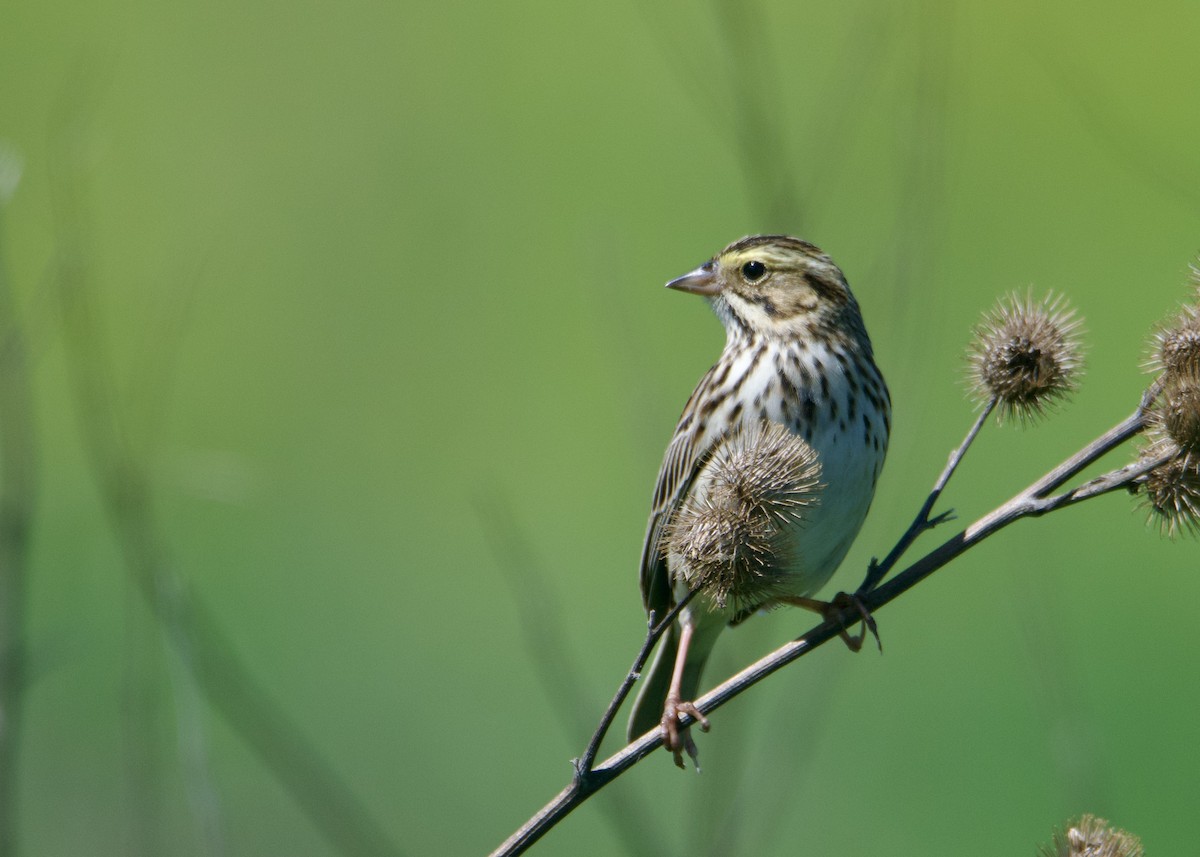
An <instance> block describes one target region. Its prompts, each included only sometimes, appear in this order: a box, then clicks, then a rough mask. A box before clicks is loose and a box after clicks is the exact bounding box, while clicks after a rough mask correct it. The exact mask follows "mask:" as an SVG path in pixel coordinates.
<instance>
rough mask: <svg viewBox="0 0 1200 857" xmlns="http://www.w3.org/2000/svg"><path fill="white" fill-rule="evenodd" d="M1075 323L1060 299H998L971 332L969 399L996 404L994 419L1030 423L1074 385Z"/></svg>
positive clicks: (1077, 357) (1078, 361)
mask: <svg viewBox="0 0 1200 857" xmlns="http://www.w3.org/2000/svg"><path fill="white" fill-rule="evenodd" d="M1079 327H1080V322H1079V320H1078V319H1076V318H1075V312H1074V310H1072V309H1070V308H1069V307H1068V306H1067V304H1066V301H1065V300H1064V299H1063V298H1061V297H1055V296H1054V295H1052V294H1051V295H1047V296H1046V298H1045V299H1044V300H1042V301H1035V300H1034V299H1033V295H1032V294H1027V295H1026V296H1025V297H1024V298H1022V297H1021V296H1020V295H1018V294H1013V295H1010V296H1009V297H1008V298H1007V299H1002V300H1001V301H1000V302H999V303H998V304H997V305H996V307H995V309H993V310H991V311H990V312H988V313H986V314H985V315H984V317H983V320H982V321H981V322H980V323H979V324H978V325H976V326H975V329H974V333H975V339H974V341H973V342H972V343H971V349H970V355H969V360H970V377H971V386H972V390H973V392H974V393H975V395H976V396H977V397H978V398H979V399H981V400H982V401H985V402H986V401H991V400H992V399H993V398H994V399H995V400H996V402H997V406H998V409H999V411H998V412H999V416H1000V418H1001V419H1004V418H1006V417H1013V416H1015V417H1018V418H1019V419H1021V420H1022V421H1027V420H1031V419H1033V418H1036V417H1039V416H1041V415H1042V414H1044V413H1045V411H1046V409H1047V407H1049V406H1050V405H1052V404H1053V403H1054V402H1056V401H1058V400H1061V399H1064V398H1066V397H1067V396H1068V395H1069V394H1070V393H1072V392H1073V391H1074V390H1075V388H1076V386H1077V385H1078V379H1079V373H1080V372H1081V370H1082V367H1083V360H1082V355H1081V353H1080V347H1079V339H1078V333H1079Z"/></svg>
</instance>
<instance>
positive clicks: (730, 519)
mask: <svg viewBox="0 0 1200 857" xmlns="http://www.w3.org/2000/svg"><path fill="white" fill-rule="evenodd" d="M709 472H710V473H711V477H710V478H709V480H708V485H707V486H706V488H707V490H705V491H696V492H692V496H691V497H690V498H689V500H688V501H687V502H685V504H684V505H683V507H682V508H681V509H680V510H679V512H678V513H677V514H676V515H675V517H674V519H673V520H672V522H671V524H670V526H669V527H668V529H667V532H666V539H665V540H664V541H665V547H664V553H665V554H666V556H667V560H668V562H669V563H670V564H671V568H672V570H673V571H674V572H675V573H676V574H679V575H680V576H681V577H682V578H683V580H684V581H685V582H686V583H687V584H688V586H690V587H692V588H702V589H704V590H706V592H707V594H708V595H709V597H710V598H711V599H712V602H713V603H714V604H715V605H716V606H717V607H719V608H722V609H724V608H725V607H726V606H727V605H732V606H733V607H735V608H736V609H742V608H745V607H753V606H756V605H758V604H759V603H761V602H762V601H764V600H766V599H767V598H769V597H770V596H771V595H773V594H775V592H776V591H777V590H778V587H779V585H780V584H781V583H782V582H783V581H782V573H783V572H782V570H783V569H784V568H786V567H787V566H788V565H790V561H789V560H790V556H789V555H788V554H789V551H790V550H791V546H790V544H788V543H787V541H788V540H787V538H786V537H785V536H784V535H783V534H784V527H783V525H784V524H790V523H794V522H795V521H798V520H802V519H803V515H804V510H805V509H806V508H807V507H809V506H811V505H812V504H813V503H815V502H817V499H818V493H819V491H820V488H821V485H820V476H821V465H820V462H819V461H818V460H817V453H816V451H815V450H814V449H813V448H812V447H811V446H809V445H808V444H807V443H806V442H805V441H804V439H803V438H801V437H798V436H797V435H794V434H792V433H791V432H789V431H788V430H787V429H786V428H784V427H783V426H781V425H779V424H777V423H768V422H762V423H757V424H754V425H751V426H748V427H744V428H741V429H738V430H736V431H735V432H734V433H733V434H731V435H730V436H729V437H728V438H727V440H726V442H725V443H722V444H718V445H717V449H716V452H714V453H713V458H712V461H711V466H710V468H709Z"/></svg>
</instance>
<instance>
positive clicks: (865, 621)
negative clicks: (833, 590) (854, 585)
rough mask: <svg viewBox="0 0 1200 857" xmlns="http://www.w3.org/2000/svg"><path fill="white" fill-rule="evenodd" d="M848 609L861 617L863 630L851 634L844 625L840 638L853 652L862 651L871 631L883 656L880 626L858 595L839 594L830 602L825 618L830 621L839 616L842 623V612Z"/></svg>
mask: <svg viewBox="0 0 1200 857" xmlns="http://www.w3.org/2000/svg"><path fill="white" fill-rule="evenodd" d="M848 607H853V608H854V609H855V610H856V611H857V612H858V615H859V617H860V618H861V619H862V627H863V629H862V630H861V631H859V632H858V633H857V634H851V633H850V632H849V631H847V630H846V626H845V625H844V624H843V625H842V630H841V631H840V632H838V633H839V636H841V638H842V642H843V643H845V644H846V646H847V648H849V649H850V651H852V652H858V651H861V650H862V647H863V642H864V641H865V640H866V638H867V632H868V631H870V632H871V636H872V637H874V638H875V644H876V645H877V646H879V652H880V654H882V653H883V640H881V639H879V626H878V625H876V624H875V617H874V616H872V615H871V611H870V610H868V609H867V605H866V604H864V603H863V600H862V599H861V598H859V597H858V595H856V594H855V595H852V594H850V593H848V592H839V593H838V594H837V595H835V596H834V597H833V600H832V601H830V602H829V604H828V607H827V608H826V610H825V612H824V615H825V618H826V619H829V618H832V617H833V616H837V617H838V620H839V621H840V620H841V615H842V611H843V610H845V609H846V608H848Z"/></svg>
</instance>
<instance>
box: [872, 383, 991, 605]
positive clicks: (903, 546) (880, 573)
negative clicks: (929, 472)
mask: <svg viewBox="0 0 1200 857" xmlns="http://www.w3.org/2000/svg"><path fill="white" fill-rule="evenodd" d="M997 401H998V400H997V399H996V397H995V396H993V397H992V398H991V399H990V400H989V401H988V403H987V404H986V405H985V406H984V408H983V410H982V411H980V413H979V416H978V417H976V419H975V422H974V423H973V424H972V425H971V428H970V430H969V431H968V432H967V436H966V437H965V438H963V442H962V443H960V444H959V445H958V448H957V449H955V450H954V452H952V453H950V459H949V461H947V462H946V467H945V469H944V470H942V473H941V475H940V476H938V478H937V482H935V483H934V484H933V490H932V491H930V492H929V496H928V497H926V498H925V503H924V505H922V506H921V511H919V512H917V517H916V518H914V519H913V522H912V524H911V525H909V528H908V530H907V531H906V532H905V533H904V535H903V536H901V537H900V541H898V542H896V546H895V547H894V548H892V550H891V551H890V552H889V553H888V555H887V556H886V557H884V560H883V562H879V563H877V562H875V560H873V559H872V560H871V565H870V566H869V567H868V568H867V576H866V579H865V580H863V582H862V585H861V586H859V587H858V592H857V594H858V595H860V596H861V595H863V594H865V593H867V592H870V591H871V590H872V589H874V588H875V587H876V586H878V585H879V581H881V580H883V579H884V578H885V577H886V576H887V573H888V572H889V571H891V570H892V567H893V566H895V565H896V563H897V562H899V561H900V557H902V556H904V552H905V551H907V550H908V549H909V548H910V547H911V546H912V543H913V542H915V541H916V540H917V539H918V538H919V537H920V536H921V535H922V534H924V533H926V532H928V531H929V530H932V529H933V528H934V527H936V526H937V525H938V524H943V523H945V522H946V521H950V520H953V519H954V513H953V511H946V512H943V513H942V514H940V515H938V516H937V517H935V518H930V517H929V514H930V513H931V512H932V511H933V506H934V504H935V503H937V501H938V498H940V497H941V496H942V492H943V491H945V490H946V485H947V484H948V483H949V482H950V477H951V476H953V475H954V471H956V470H957V469H958V465H959V464H961V463H962V460H963V458H964V457H965V456H966V454H967V450H969V449H970V448H971V444H972V443H974V442H975V438H976V436H977V435H978V434H979V430H980V429H981V428H983V424H984V422H985V421H986V420H987V418H988V417H989V416H991V413H992V411H993V410H995V409H996V403H997Z"/></svg>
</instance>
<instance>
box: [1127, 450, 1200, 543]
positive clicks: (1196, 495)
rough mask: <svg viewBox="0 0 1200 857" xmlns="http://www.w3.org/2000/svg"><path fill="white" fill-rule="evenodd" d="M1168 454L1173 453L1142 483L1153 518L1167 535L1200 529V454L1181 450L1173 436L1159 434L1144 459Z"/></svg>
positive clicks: (1145, 451)
mask: <svg viewBox="0 0 1200 857" xmlns="http://www.w3.org/2000/svg"><path fill="white" fill-rule="evenodd" d="M1164 455H1165V456H1169V458H1168V460H1167V462H1166V463H1165V464H1161V465H1159V466H1158V467H1156V468H1155V469H1154V470H1151V471H1150V472H1149V473H1148V474H1146V477H1145V480H1144V482H1143V483H1142V486H1141V488H1142V490H1141V493H1142V497H1143V499H1144V504H1145V506H1146V508H1147V509H1148V510H1149V512H1150V520H1151V521H1155V522H1157V523H1158V528H1159V530H1160V531H1161V532H1162V533H1163V535H1166V536H1174V535H1175V534H1176V533H1178V532H1180V531H1187V532H1189V533H1192V534H1193V535H1195V534H1197V533H1200V455H1196V454H1193V453H1188V452H1182V451H1180V449H1179V447H1177V446H1176V445H1175V444H1174V443H1173V442H1172V441H1171V440H1170V438H1159V439H1157V440H1155V441H1154V442H1152V443H1151V444H1149V445H1148V446H1147V447H1146V448H1145V449H1143V450H1142V452H1141V455H1140V460H1141V461H1144V462H1149V461H1151V460H1152V459H1157V458H1160V457H1163V456H1164Z"/></svg>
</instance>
